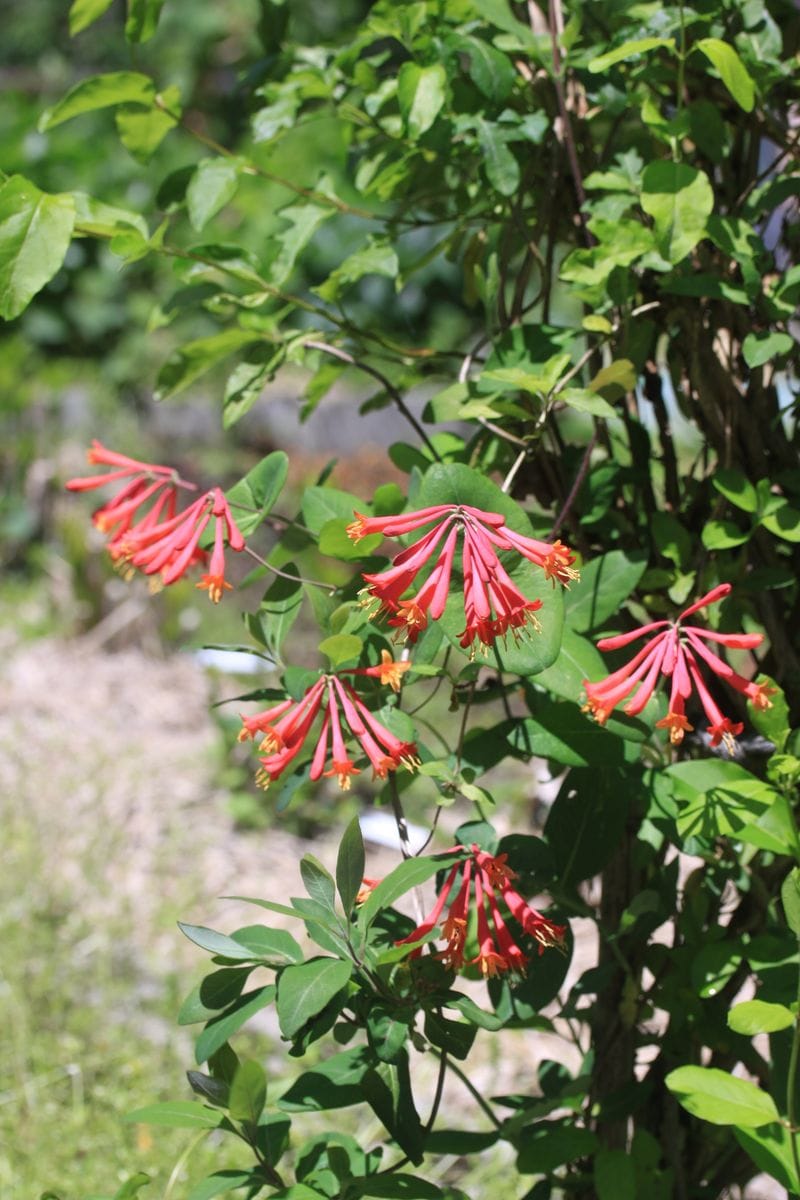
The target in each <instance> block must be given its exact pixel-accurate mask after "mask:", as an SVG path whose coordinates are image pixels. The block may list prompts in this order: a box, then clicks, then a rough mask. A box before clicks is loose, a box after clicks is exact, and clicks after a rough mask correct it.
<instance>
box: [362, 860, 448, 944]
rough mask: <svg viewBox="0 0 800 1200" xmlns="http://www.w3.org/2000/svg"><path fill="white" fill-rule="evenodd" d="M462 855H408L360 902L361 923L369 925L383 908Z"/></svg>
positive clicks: (364, 925)
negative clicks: (418, 856)
mask: <svg viewBox="0 0 800 1200" xmlns="http://www.w3.org/2000/svg"><path fill="white" fill-rule="evenodd" d="M461 857H462V856H461V855H448V856H446V857H444V858H442V857H436V858H428V857H425V858H407V859H405V860H404V861H403V862H401V863H398V865H397V866H396V867H395V868H394V870H393V871H390V872H389V874H388V875H387V876H385V878H384V879H382V880H381V882H380V883H379V884H378V886H377V887H376V888H373V890H372V891H371V892H370V894H369V896H368V897H367V899H366V900H365V901H364V903H363V904H362V905H361V908H360V909H359V913H358V923H359V926H360V927H361V928H362V929H367V928H368V927H369V926H370V924H371V923H372V921H373V920H374V919H375V917H376V916H377V915H378V913H379V912H380V911H381V910H382V909H384V908H389V907H391V905H392V904H394V902H395V900H399V899H400V897H401V896H404V895H405V894H406V892H410V891H411V889H412V888H415V887H419V886H420V884H422V883H425V882H426V881H427V880H428V879H430V878H431V876H433V875H435V874H436V872H437V871H444V870H446V869H447V868H448V867H452V866H453V864H454V863H457V862H459V861H460V859H461Z"/></svg>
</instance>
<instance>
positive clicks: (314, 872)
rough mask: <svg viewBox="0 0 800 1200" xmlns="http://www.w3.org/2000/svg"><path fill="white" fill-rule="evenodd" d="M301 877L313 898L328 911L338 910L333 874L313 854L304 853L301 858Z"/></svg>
mask: <svg viewBox="0 0 800 1200" xmlns="http://www.w3.org/2000/svg"><path fill="white" fill-rule="evenodd" d="M300 877H301V879H302V880H303V884H304V886H305V889H306V891H307V892H308V894H309V896H310V897H311V899H312V900H316V902H317V904H321V905H322V907H323V909H324V910H325V912H326V913H333V912H335V911H336V909H335V900H336V885H335V884H334V882H333V876H332V875H331V873H330V871H328V870H326V869H325V867H323V865H322V863H321V862H320V861H319V860H318V859H316V858H315V857H314V855H313V854H304V855H303V857H302V858H301V859H300Z"/></svg>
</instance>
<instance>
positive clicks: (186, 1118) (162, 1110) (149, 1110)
mask: <svg viewBox="0 0 800 1200" xmlns="http://www.w3.org/2000/svg"><path fill="white" fill-rule="evenodd" d="M224 1119H225V1114H224V1113H221V1112H215V1111H214V1110H213V1109H211V1108H206V1106H205V1105H204V1104H196V1103H195V1102H194V1100H167V1101H165V1103H163V1104H148V1105H147V1107H146V1108H137V1109H136V1110H135V1111H134V1112H131V1113H126V1114H125V1116H124V1117H123V1120H125V1121H128V1122H130V1123H132V1124H137V1125H169V1126H172V1128H174V1129H216V1128H217V1126H218V1125H221V1124H222V1122H223V1121H224Z"/></svg>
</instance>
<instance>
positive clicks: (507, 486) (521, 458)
mask: <svg viewBox="0 0 800 1200" xmlns="http://www.w3.org/2000/svg"><path fill="white" fill-rule="evenodd" d="M527 457H528V447H527V446H525V447H524V449H522V450H520V452H519V454H518V455H517V457H516V458H515V459H514V461H513V463H512V464H511V469H510V470H509V472H508V474H507V475H506V477H505V479H504V480H503V482H502V483H501V485H500V491H501V492H505V493H506V495H508V493H509V492H510V491H511V485H512V483H513V482H514V479H515V477H516V474H517V471H519V469H520V467H521V466H522V464H523V463H524V462H525V459H526V458H527Z"/></svg>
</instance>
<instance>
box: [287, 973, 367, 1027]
mask: <svg viewBox="0 0 800 1200" xmlns="http://www.w3.org/2000/svg"><path fill="white" fill-rule="evenodd" d="M351 972H352V965H351V964H350V963H349V962H342V961H341V959H338V958H311V959H309V960H308V961H307V962H304V963H302V964H300V965H299V966H296V967H287V968H286V970H285V971H283V972H282V973H281V976H280V978H279V980H278V1001H277V1008H278V1021H279V1024H280V1028H281V1033H282V1034H283V1036H284V1037H286V1038H292V1037H293V1036H294V1035H295V1034H296V1033H297V1032H298V1031H299V1030H300V1029H301V1028H302V1027H303V1025H305V1023H306V1021H309V1020H310V1019H311V1018H312V1017H315V1016H316V1015H317V1013H319V1012H321V1011H322V1009H323V1008H324V1007H325V1006H326V1004H328V1003H329V1002H330V1001H331V1000H332V999H333V998H334V996H335V995H336V994H337V993H338V992H340V991H341V990H342V988H344V987H345V986H346V985H347V981H348V980H349V978H350V975H351Z"/></svg>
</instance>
